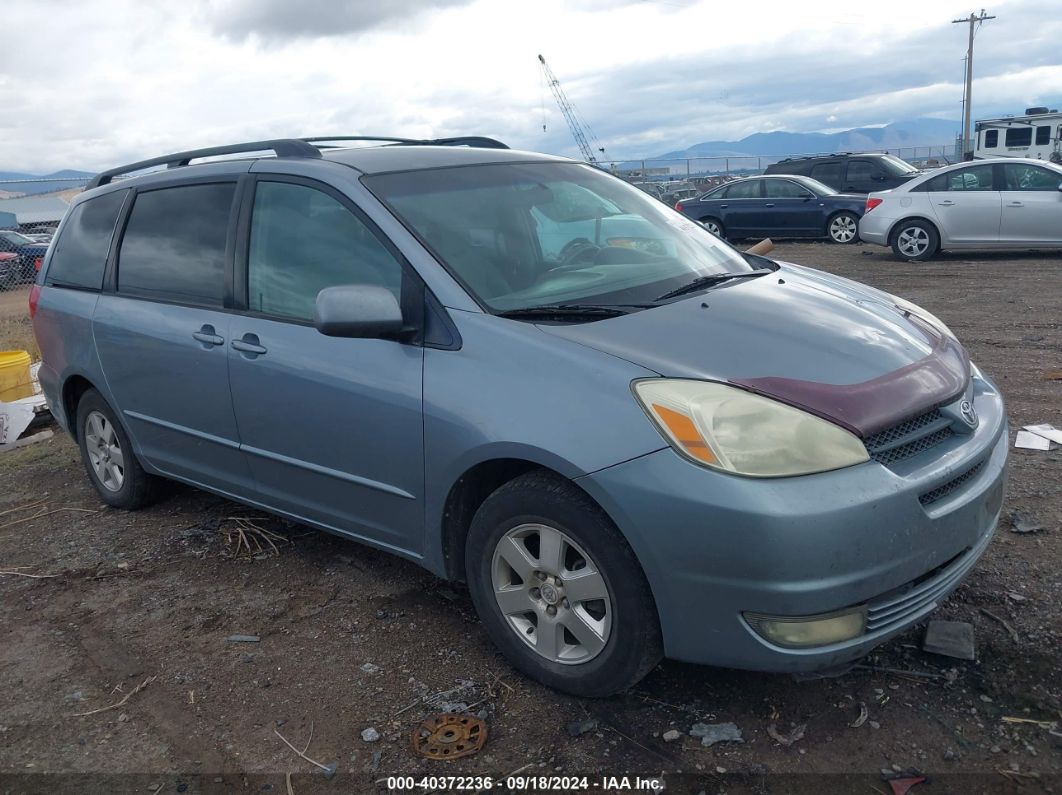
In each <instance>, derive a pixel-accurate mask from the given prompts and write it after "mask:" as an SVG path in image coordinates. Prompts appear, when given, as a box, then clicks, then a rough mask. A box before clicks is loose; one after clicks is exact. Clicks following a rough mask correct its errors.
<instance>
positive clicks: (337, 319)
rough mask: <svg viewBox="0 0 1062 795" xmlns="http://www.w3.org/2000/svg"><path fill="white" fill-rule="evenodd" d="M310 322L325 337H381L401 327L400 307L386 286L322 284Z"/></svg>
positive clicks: (398, 330)
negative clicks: (324, 286) (328, 285)
mask: <svg viewBox="0 0 1062 795" xmlns="http://www.w3.org/2000/svg"><path fill="white" fill-rule="evenodd" d="M313 325H314V327H315V328H316V329H317V330H318V331H319V332H321V333H322V334H324V335H325V336H326V337H358V338H376V337H385V336H388V335H391V334H397V333H398V332H400V331H401V330H402V328H403V320H402V309H401V307H399V305H398V301H397V300H395V296H394V293H392V292H391V291H390V290H388V289H387V288H386V287H378V286H376V285H369V284H343V285H339V286H337V287H326V288H325V289H323V290H321V292H319V293H318V294H317V303H316V304H315V306H314V310H313Z"/></svg>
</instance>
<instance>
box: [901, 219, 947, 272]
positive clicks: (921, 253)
mask: <svg viewBox="0 0 1062 795" xmlns="http://www.w3.org/2000/svg"><path fill="white" fill-rule="evenodd" d="M889 243H890V245H891V246H892V253H893V256H895V257H896V259H899V260H906V261H908V262H925V261H926V260H928V259H932V258H933V257H935V256H936V254H937V252H938V251H939V250H940V235H939V234H937V229H936V227H935V226H933V224H931V223H929V221H923V220H921V219H919V218H913V219H911V220H910V221H901V222H900V223H898V224H896V227H895V228H894V229H893V231H892V237H891V239H890V241H889Z"/></svg>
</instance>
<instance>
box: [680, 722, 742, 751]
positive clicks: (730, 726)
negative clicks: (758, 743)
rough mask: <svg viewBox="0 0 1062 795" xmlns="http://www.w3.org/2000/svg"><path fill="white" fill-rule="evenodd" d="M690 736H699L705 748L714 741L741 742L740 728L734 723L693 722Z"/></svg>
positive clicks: (714, 742)
mask: <svg viewBox="0 0 1062 795" xmlns="http://www.w3.org/2000/svg"><path fill="white" fill-rule="evenodd" d="M690 737H700V738H701V745H703V746H704V747H705V748H707V747H709V746H712V745H715V744H716V743H743V742H745V738H744V737H742V736H741V729H739V728H738V727H737V724H735V723H694V724H693V726H692V727H690Z"/></svg>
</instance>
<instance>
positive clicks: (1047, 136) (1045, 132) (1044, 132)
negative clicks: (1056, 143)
mask: <svg viewBox="0 0 1062 795" xmlns="http://www.w3.org/2000/svg"><path fill="white" fill-rule="evenodd" d="M1049 143H1051V127H1050V126H1044V127H1037V128H1036V145H1037V146H1046V145H1047V144H1049Z"/></svg>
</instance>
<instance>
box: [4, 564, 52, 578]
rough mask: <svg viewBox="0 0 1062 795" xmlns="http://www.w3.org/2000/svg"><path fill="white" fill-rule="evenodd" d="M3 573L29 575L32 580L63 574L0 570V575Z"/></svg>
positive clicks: (14, 575) (17, 575)
mask: <svg viewBox="0 0 1062 795" xmlns="http://www.w3.org/2000/svg"><path fill="white" fill-rule="evenodd" d="M20 568H24V567H20ZM4 574H9V575H11V576H12V577H31V578H32V579H34V580H50V579H51V578H52V577H62V576H63V575H61V574H27V573H26V572H24V571H0V576H3V575H4Z"/></svg>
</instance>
